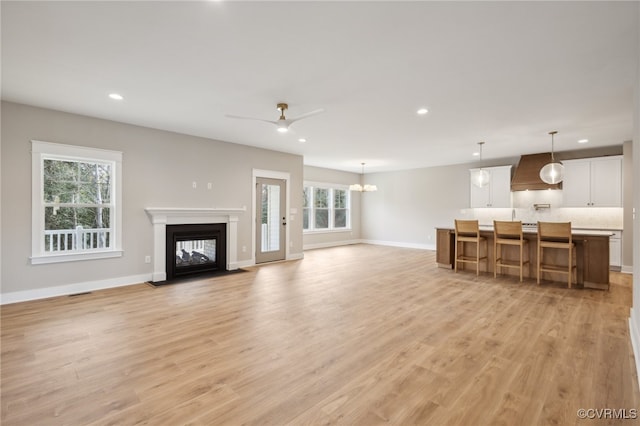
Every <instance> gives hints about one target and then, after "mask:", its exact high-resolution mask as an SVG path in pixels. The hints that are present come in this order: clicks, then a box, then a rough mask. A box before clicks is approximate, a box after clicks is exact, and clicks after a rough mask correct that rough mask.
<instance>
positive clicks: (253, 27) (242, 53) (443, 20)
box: [1, 1, 639, 172]
mask: <svg viewBox="0 0 640 426" xmlns="http://www.w3.org/2000/svg"><path fill="white" fill-rule="evenodd" d="M1 7H2V10H1V13H2V98H3V99H5V100H9V101H15V102H21V103H26V104H32V105H37V106H42V107H47V108H53V109H57V110H62V111H69V112H73V113H79V114H84V115H89V116H95V117H101V118H105V119H110V120H116V121H122V122H126V123H133V124H138V125H142V126H148V127H154V128H158V129H165V130H170V131H175V132H180V133H186V134H190V135H197V136H203V137H207V138H212V139H218V140H223V141H228V142H233V143H239V144H246V145H252V146H257V147H262V148H267V149H274V150H278V151H284V152H290V153H295V154H300V155H303V156H304V162H305V164H308V165H313V166H320V167H328V168H333V169H340V170H348V171H353V172H359V171H360V163H361V162H363V161H364V162H366V163H367V166H366V171H367V172H375V171H386V170H399V169H409V168H417V167H426V166H435V165H444V164H454V163H464V162H469V161H473V160H476V158H474V157H472V156H471V154H472V152H474V151H476V150H477V142H478V141H486V144H485V145H484V152H483V157H484V158H485V159H490V158H501V157H511V156H518V155H521V154H527V153H535V152H544V151H549V150H550V145H551V143H550V137H549V136H548V134H547V132H549V131H550V130H558V132H559V133H558V135H557V137H556V151H565V150H572V149H579V148H584V147H600V146H609V145H620V144H621V143H622V142H623V141H625V140H630V139H631V137H632V131H633V123H632V109H633V85H634V83H635V81H634V78H635V75H636V74H635V72H636V63H637V60H638V58H637V55H638V47H637V43H638V36H637V31H638V13H637V8H638V7H639V3H638V2H610V1H607V2H604V1H603V2H265V1H262V2H224V1H217V2H213V1H204V2H144V1H135V2H134V1H132V2H85V1H75V2H74V1H72V2H10V1H2V6H1ZM112 92H117V93H120V94H122V95H123V96H124V97H125V99H124V101H120V102H117V101H113V100H111V99H109V98H108V97H107V95H108V94H109V93H112ZM280 101H285V102H288V103H289V111H288V117H295V116H297V115H300V114H304V113H306V112H308V111H311V110H314V109H318V108H324V109H325V110H326V112H324V113H323V114H320V115H317V116H313V117H310V118H308V119H304V120H302V121H299V122H297V123H295V124H293V125H292V127H291V130H292V132H290V133H289V134H284V135H283V134H280V133H278V132H277V131H276V128H275V126H273V125H271V124H268V123H264V122H259V121H255V122H254V121H244V120H233V119H230V118H226V117H225V114H233V115H243V116H253V117H260V118H263V119H266V120H276V119H277V117H278V111H276V107H275V106H276V103H277V102H280ZM422 106H425V107H427V108H429V111H430V112H429V114H427V115H426V116H418V115H416V113H415V111H416V110H417V109H418V108H419V107H422ZM300 137H305V138H307V139H308V141H307V142H306V143H300V142H298V138H300ZM581 138H587V139H589V141H590V142H589V143H588V144H587V145H578V144H577V140H578V139H581Z"/></svg>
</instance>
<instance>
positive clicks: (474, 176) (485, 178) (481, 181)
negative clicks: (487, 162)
mask: <svg viewBox="0 0 640 426" xmlns="http://www.w3.org/2000/svg"><path fill="white" fill-rule="evenodd" d="M478 145H480V164H482V145H484V142H478ZM490 178H491V176H490V175H489V172H488V171H486V170H485V169H483V168H482V166H480V168H479V169H475V170H473V171H472V172H471V182H473V184H474V185H475V186H477V187H478V188H482V187H483V186H487V184H488V183H489V179H490Z"/></svg>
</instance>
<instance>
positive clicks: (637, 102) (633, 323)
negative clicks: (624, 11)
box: [629, 3, 640, 375]
mask: <svg viewBox="0 0 640 426" xmlns="http://www.w3.org/2000/svg"><path fill="white" fill-rule="evenodd" d="M636 6H637V8H638V24H640V3H638V4H637V5H636ZM637 27H638V26H636V28H637ZM636 37H637V40H638V55H637V60H638V63H637V68H636V87H635V97H634V111H633V122H634V130H633V180H634V182H640V30H638V34H636ZM633 208H635V218H634V219H633V241H634V244H633V308H632V309H631V318H630V320H629V325H630V327H631V340H632V343H633V349H634V354H635V360H636V371H637V374H639V375H640V185H634V188H633Z"/></svg>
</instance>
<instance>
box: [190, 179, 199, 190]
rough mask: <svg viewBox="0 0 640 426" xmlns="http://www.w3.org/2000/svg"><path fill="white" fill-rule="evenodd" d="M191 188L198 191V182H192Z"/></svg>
mask: <svg viewBox="0 0 640 426" xmlns="http://www.w3.org/2000/svg"><path fill="white" fill-rule="evenodd" d="M191 186H192V187H193V189H196V188H197V187H198V182H196V181H195V180H194V181H193V182H191Z"/></svg>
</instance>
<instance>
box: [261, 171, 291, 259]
mask: <svg viewBox="0 0 640 426" xmlns="http://www.w3.org/2000/svg"><path fill="white" fill-rule="evenodd" d="M286 186H287V185H286V181H285V180H283V179H271V178H262V177H257V178H256V263H264V262H273V261H276V260H284V259H285V256H286V250H285V249H286V241H285V239H286V232H285V229H286V228H285V226H286V225H287V220H286V214H285V212H286V196H285V194H286V189H287V188H286Z"/></svg>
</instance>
